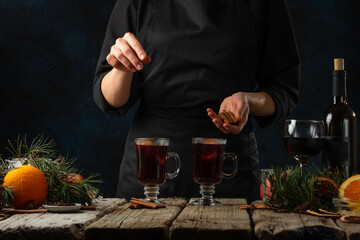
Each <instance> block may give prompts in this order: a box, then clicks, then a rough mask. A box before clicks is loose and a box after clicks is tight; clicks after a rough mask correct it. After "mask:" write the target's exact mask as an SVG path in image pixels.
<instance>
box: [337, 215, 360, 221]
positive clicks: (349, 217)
mask: <svg viewBox="0 0 360 240" xmlns="http://www.w3.org/2000/svg"><path fill="white" fill-rule="evenodd" d="M340 221H342V222H345V223H360V217H356V216H342V217H341V218H340Z"/></svg>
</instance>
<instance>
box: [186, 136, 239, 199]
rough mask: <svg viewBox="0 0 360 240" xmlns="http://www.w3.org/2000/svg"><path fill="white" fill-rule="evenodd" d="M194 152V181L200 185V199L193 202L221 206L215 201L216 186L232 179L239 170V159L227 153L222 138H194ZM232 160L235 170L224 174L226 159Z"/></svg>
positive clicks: (224, 140)
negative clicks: (223, 180) (224, 180)
mask: <svg viewBox="0 0 360 240" xmlns="http://www.w3.org/2000/svg"><path fill="white" fill-rule="evenodd" d="M192 144H193V150H194V181H195V182H196V183H198V184H200V194H201V195H202V196H201V198H200V199H198V200H196V201H193V202H192V203H193V204H195V205H220V204H221V203H220V202H218V201H216V200H214V199H213V194H214V193H215V185H216V184H219V183H220V182H221V181H222V179H231V178H233V177H234V176H235V174H236V172H237V169H238V161H237V157H236V156H235V154H233V153H226V152H225V146H226V139H221V138H193V139H192ZM226 158H231V159H232V160H233V164H234V168H233V171H232V173H224V172H223V162H224V159H226Z"/></svg>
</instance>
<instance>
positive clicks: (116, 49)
mask: <svg viewBox="0 0 360 240" xmlns="http://www.w3.org/2000/svg"><path fill="white" fill-rule="evenodd" d="M106 60H107V62H108V63H109V64H110V65H111V66H113V67H114V68H116V69H118V70H122V71H130V72H136V71H137V70H141V69H143V67H144V65H143V64H147V63H149V62H150V61H151V58H150V57H149V56H148V55H147V54H146V52H145V50H144V49H143V47H142V46H141V44H140V42H139V41H138V39H137V38H136V36H135V35H134V34H132V33H130V32H127V33H125V34H124V36H123V37H122V38H118V39H116V42H115V44H114V45H113V46H112V47H111V50H110V53H109V54H108V55H107V57H106Z"/></svg>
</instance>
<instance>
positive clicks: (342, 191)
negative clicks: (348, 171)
mask: <svg viewBox="0 0 360 240" xmlns="http://www.w3.org/2000/svg"><path fill="white" fill-rule="evenodd" d="M339 198H340V199H344V198H347V199H349V200H353V201H355V200H360V174H358V175H354V176H352V177H349V178H348V179H346V180H345V181H344V182H343V183H342V184H341V186H340V188H339Z"/></svg>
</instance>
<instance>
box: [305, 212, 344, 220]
mask: <svg viewBox="0 0 360 240" xmlns="http://www.w3.org/2000/svg"><path fill="white" fill-rule="evenodd" d="M306 213H307V214H310V215H314V216H318V217H328V218H340V217H341V216H340V214H326V213H318V212H314V211H311V210H306Z"/></svg>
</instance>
